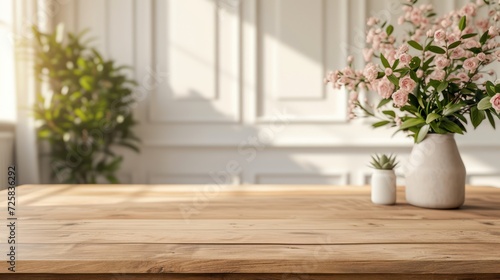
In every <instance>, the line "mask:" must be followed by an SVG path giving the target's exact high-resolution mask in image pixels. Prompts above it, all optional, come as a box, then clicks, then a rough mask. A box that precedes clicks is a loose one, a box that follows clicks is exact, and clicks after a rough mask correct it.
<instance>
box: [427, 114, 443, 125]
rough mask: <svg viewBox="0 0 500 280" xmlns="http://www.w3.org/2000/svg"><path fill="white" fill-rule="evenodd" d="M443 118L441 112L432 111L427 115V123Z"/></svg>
mask: <svg viewBox="0 0 500 280" xmlns="http://www.w3.org/2000/svg"><path fill="white" fill-rule="evenodd" d="M439 118H441V116H440V115H439V114H436V113H430V114H429V115H427V119H426V120H425V122H426V123H431V122H433V121H435V120H437V119H439Z"/></svg>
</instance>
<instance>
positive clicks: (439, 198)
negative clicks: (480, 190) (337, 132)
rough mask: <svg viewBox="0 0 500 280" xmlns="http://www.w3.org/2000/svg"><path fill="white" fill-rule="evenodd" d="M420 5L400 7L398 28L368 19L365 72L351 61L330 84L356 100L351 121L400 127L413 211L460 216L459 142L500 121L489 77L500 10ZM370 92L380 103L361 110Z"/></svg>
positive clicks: (486, 1) (498, 91) (492, 4)
mask: <svg viewBox="0 0 500 280" xmlns="http://www.w3.org/2000/svg"><path fill="white" fill-rule="evenodd" d="M417 2H418V0H408V1H406V2H405V3H404V4H403V5H402V15H401V16H400V18H399V19H398V24H397V25H392V24H391V23H390V22H387V21H384V20H381V19H378V18H375V17H372V18H369V19H368V22H367V25H368V28H367V34H366V42H367V48H365V49H364V50H363V56H364V59H365V62H366V66H365V67H364V69H354V68H353V64H352V59H348V62H349V64H348V65H347V66H346V67H345V68H344V69H342V70H336V71H332V72H331V73H330V74H329V75H328V77H327V79H326V81H327V82H328V83H331V84H332V85H333V87H334V88H335V89H340V88H345V89H347V90H348V91H350V92H351V97H350V106H349V109H350V110H351V117H355V115H356V114H357V115H358V116H369V117H374V118H376V119H378V120H377V122H375V123H374V124H373V126H374V127H382V126H392V127H396V128H397V131H402V132H405V133H407V134H408V135H409V136H411V137H412V138H413V139H414V142H415V145H414V148H413V150H412V153H411V155H410V160H409V164H408V165H407V166H406V167H405V176H406V184H407V186H406V199H407V201H408V202H409V203H411V204H413V205H416V206H421V207H427V208H440V209H442V208H446V209H449V208H458V207H460V206H461V205H462V204H463V203H464V199H465V179H466V170H465V166H464V163H463V161H462V159H461V156H460V153H459V151H458V148H457V144H456V142H455V138H454V135H455V134H464V133H465V132H466V131H467V124H469V123H471V124H472V126H473V127H474V128H477V127H478V126H479V125H481V124H482V123H484V121H485V120H487V121H488V122H489V123H490V124H491V126H493V128H494V127H495V121H496V120H498V119H499V118H500V83H499V82H498V81H497V80H496V77H495V76H496V75H495V72H494V71H493V70H489V69H491V68H489V69H488V67H492V66H493V65H495V64H496V63H498V62H499V61H500V43H499V38H500V5H499V4H498V1H490V0H483V1H472V2H469V3H467V4H465V5H464V6H463V7H461V8H459V9H457V10H452V11H450V12H448V13H445V14H443V15H441V16H439V15H437V13H436V12H435V11H434V9H433V7H432V5H430V4H427V3H423V4H421V5H418V4H417ZM395 26H396V27H395ZM395 28H404V30H403V31H406V32H401V33H397V32H395ZM366 90H368V91H372V92H376V93H377V94H378V97H377V98H378V99H379V100H380V102H376V104H366V103H362V102H360V101H359V97H358V96H359V95H358V92H359V91H366ZM374 99H375V98H374ZM368 103H370V102H368ZM356 107H357V108H359V111H360V112H363V113H362V114H359V113H357V112H355V111H353V109H354V108H356Z"/></svg>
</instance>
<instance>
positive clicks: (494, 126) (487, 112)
mask: <svg viewBox="0 0 500 280" xmlns="http://www.w3.org/2000/svg"><path fill="white" fill-rule="evenodd" d="M485 112H486V116H487V117H488V121H490V124H491V126H492V127H493V129H496V125H495V119H494V118H493V115H492V114H491V112H490V111H485Z"/></svg>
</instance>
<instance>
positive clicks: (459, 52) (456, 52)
mask: <svg viewBox="0 0 500 280" xmlns="http://www.w3.org/2000/svg"><path fill="white" fill-rule="evenodd" d="M464 56H465V50H464V49H463V48H461V47H457V48H454V49H453V51H452V52H451V55H450V57H451V58H452V59H460V58H462V57H464Z"/></svg>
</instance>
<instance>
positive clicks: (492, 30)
mask: <svg viewBox="0 0 500 280" xmlns="http://www.w3.org/2000/svg"><path fill="white" fill-rule="evenodd" d="M488 35H490V36H491V37H495V36H497V35H498V32H497V29H496V27H495V26H490V28H488Z"/></svg>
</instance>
